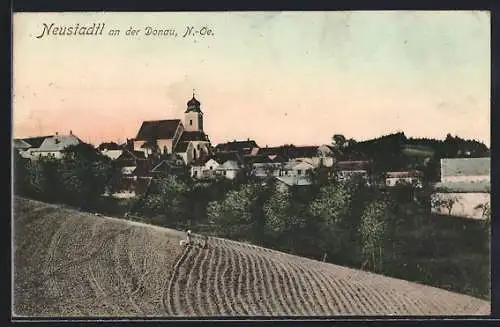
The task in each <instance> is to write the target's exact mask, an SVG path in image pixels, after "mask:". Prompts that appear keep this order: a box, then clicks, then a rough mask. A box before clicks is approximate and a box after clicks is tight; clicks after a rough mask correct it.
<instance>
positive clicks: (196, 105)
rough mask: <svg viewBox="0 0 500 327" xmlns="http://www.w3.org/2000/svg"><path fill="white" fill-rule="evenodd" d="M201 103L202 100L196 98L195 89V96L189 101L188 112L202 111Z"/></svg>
mask: <svg viewBox="0 0 500 327" xmlns="http://www.w3.org/2000/svg"><path fill="white" fill-rule="evenodd" d="M200 105H201V103H200V101H198V100H196V98H195V96H194V89H193V97H192V98H191V100H189V101H188V102H187V109H186V113H188V112H201V109H200Z"/></svg>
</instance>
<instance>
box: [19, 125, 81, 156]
mask: <svg viewBox="0 0 500 327" xmlns="http://www.w3.org/2000/svg"><path fill="white" fill-rule="evenodd" d="M81 143H83V141H81V140H80V139H79V138H78V137H76V136H75V135H73V133H72V132H71V131H70V133H69V135H59V134H58V133H56V135H54V136H50V137H47V138H45V139H44V140H43V142H42V144H41V145H40V147H38V148H29V149H28V150H26V152H27V153H28V154H29V155H31V156H32V157H33V158H34V159H35V158H39V157H43V156H53V157H55V158H57V159H61V158H62V156H63V150H64V149H66V148H67V147H69V146H72V145H78V144H81Z"/></svg>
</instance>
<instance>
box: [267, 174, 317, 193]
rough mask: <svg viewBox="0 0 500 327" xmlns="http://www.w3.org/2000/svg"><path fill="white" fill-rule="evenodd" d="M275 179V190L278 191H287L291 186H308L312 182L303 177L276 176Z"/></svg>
mask: <svg viewBox="0 0 500 327" xmlns="http://www.w3.org/2000/svg"><path fill="white" fill-rule="evenodd" d="M275 178H276V182H277V183H276V188H277V189H278V190H279V191H285V190H288V189H289V188H290V187H293V186H309V185H311V184H312V182H311V181H310V180H309V178H307V177H304V176H278V177H275Z"/></svg>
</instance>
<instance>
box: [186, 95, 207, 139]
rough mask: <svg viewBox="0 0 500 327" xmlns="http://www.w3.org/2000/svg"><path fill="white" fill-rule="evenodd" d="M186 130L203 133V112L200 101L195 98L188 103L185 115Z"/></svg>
mask: <svg viewBox="0 0 500 327" xmlns="http://www.w3.org/2000/svg"><path fill="white" fill-rule="evenodd" d="M184 128H185V130H186V131H188V132H191V131H193V132H194V131H197V132H203V112H202V111H201V108H200V101H198V100H197V99H196V98H195V94H194V90H193V97H192V98H191V100H189V101H188V102H187V109H186V111H185V113H184Z"/></svg>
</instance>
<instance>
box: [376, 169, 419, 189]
mask: <svg viewBox="0 0 500 327" xmlns="http://www.w3.org/2000/svg"><path fill="white" fill-rule="evenodd" d="M423 177H424V174H423V173H422V172H421V171H391V172H387V173H386V174H385V185H386V186H388V187H394V186H397V185H404V184H408V185H414V186H416V187H422V184H423Z"/></svg>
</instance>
